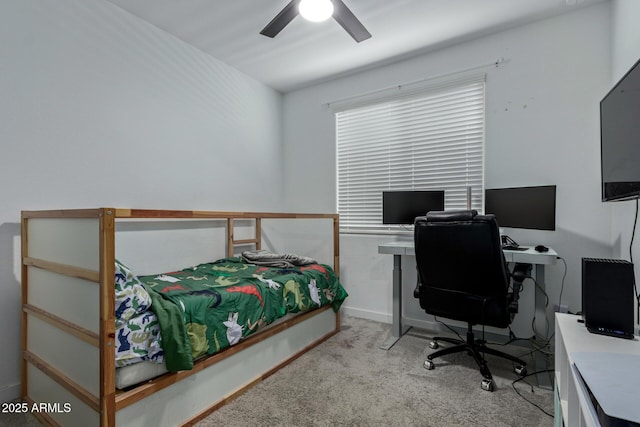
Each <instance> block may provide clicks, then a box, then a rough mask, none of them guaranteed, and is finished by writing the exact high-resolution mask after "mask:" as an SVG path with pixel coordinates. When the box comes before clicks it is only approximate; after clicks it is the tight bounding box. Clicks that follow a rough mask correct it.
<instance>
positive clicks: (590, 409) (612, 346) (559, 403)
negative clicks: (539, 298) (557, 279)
mask: <svg viewBox="0 0 640 427" xmlns="http://www.w3.org/2000/svg"><path fill="white" fill-rule="evenodd" d="M580 319H581V317H580V316H576V315H571V314H564V313H556V333H555V347H556V348H555V425H556V426H558V427H560V426H563V425H564V426H568V427H573V426H587V427H589V426H600V423H599V421H598V417H597V415H596V410H595V408H594V406H593V404H592V403H591V400H590V398H589V394H588V392H587V389H586V387H585V383H584V382H583V380H582V378H581V375H580V373H578V369H577V368H576V365H575V362H576V359H579V361H582V360H585V356H587V357H586V359H591V360H594V359H595V360H602V361H603V363H601V364H600V365H596V366H602V369H603V370H604V369H611V368H612V363H615V361H616V360H619V359H620V355H636V356H638V360H640V341H638V337H637V336H636V337H635V338H634V339H633V340H626V339H621V338H615V337H608V336H603V335H596V334H592V333H590V332H589V331H587V328H586V327H585V326H584V323H581V322H579V320H580ZM613 368H618V367H617V366H613ZM591 369H592V372H593V367H592V368H591ZM636 370H637V369H636ZM605 378H607V380H608V377H605ZM610 380H611V382H612V384H616V386H617V385H620V387H616V388H617V389H618V390H619V391H620V393H621V396H620V398H622V399H624V398H627V396H625V394H624V393H625V390H626V389H628V388H629V387H630V388H635V389H636V390H637V389H638V386H639V384H638V382H637V381H638V376H637V375H636V374H635V372H634V373H633V374H631V375H627V376H625V375H619V373H617V374H615V375H611V377H610ZM636 397H637V395H636ZM638 411H640V409H638ZM638 420H640V412H638ZM633 421H636V419H634V420H633ZM636 422H637V421H636Z"/></svg>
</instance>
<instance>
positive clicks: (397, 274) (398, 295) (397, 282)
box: [380, 255, 405, 350]
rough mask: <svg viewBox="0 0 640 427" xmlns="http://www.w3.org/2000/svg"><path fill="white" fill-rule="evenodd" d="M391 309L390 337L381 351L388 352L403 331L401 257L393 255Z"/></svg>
mask: <svg viewBox="0 0 640 427" xmlns="http://www.w3.org/2000/svg"><path fill="white" fill-rule="evenodd" d="M392 286H393V307H392V316H393V319H392V323H391V336H390V337H389V338H388V339H387V340H386V341H385V342H384V344H382V345H381V346H380V348H381V349H382V350H389V349H390V348H391V347H393V345H394V344H395V343H396V342H397V341H398V340H399V339H400V337H401V336H402V335H403V334H404V332H405V331H403V330H402V255H393V284H392Z"/></svg>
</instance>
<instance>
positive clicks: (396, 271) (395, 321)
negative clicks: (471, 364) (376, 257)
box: [378, 240, 558, 380]
mask: <svg viewBox="0 0 640 427" xmlns="http://www.w3.org/2000/svg"><path fill="white" fill-rule="evenodd" d="M378 253H380V254H390V255H393V307H392V325H391V336H390V337H389V339H387V341H386V342H385V343H384V344H383V345H382V346H381V347H380V348H381V349H383V350H388V349H390V348H391V347H393V345H394V344H395V343H396V342H397V341H398V340H399V339H400V337H402V335H404V333H405V332H406V331H407V330H408V329H409V327H410V326H409V325H405V324H403V323H404V322H403V318H402V255H411V256H415V254H416V251H415V247H414V244H413V240H404V241H398V242H390V243H385V244H382V245H379V246H378ZM557 256H558V254H557V253H556V251H554V250H553V249H551V248H549V251H548V252H537V251H536V250H535V249H534V248H533V247H528V248H527V250H526V251H512V250H505V251H504V257H505V259H506V260H507V262H521V263H527V264H533V265H534V266H535V270H536V274H535V278H536V282H537V283H538V286H536V290H535V330H536V331H544V330H545V329H546V328H547V312H546V308H545V303H546V296H545V289H546V285H545V275H544V268H545V266H546V265H550V264H555V262H556V259H557ZM535 360H536V366H535V371H542V370H545V369H547V366H546V362H545V361H544V358H542V357H536V358H535ZM539 380H540V378H539Z"/></svg>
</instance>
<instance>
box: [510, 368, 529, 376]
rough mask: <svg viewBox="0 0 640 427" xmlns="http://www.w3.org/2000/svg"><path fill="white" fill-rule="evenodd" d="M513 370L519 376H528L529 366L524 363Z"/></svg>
mask: <svg viewBox="0 0 640 427" xmlns="http://www.w3.org/2000/svg"><path fill="white" fill-rule="evenodd" d="M513 371H514V372H515V373H516V374H518V376H521V377H526V376H527V368H526V367H525V366H522V365H518V366H516V367H515V368H514V369H513Z"/></svg>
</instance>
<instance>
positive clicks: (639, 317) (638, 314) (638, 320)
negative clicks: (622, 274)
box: [583, 199, 640, 324]
mask: <svg viewBox="0 0 640 427" xmlns="http://www.w3.org/2000/svg"><path fill="white" fill-rule="evenodd" d="M637 223H638V199H636V215H635V217H634V219H633V230H632V231H631V241H630V242H629V260H630V261H631V263H633V239H634V238H635V236H636V224H637ZM633 291H634V292H635V294H636V307H637V312H636V323H638V324H640V294H639V293H638V286H637V285H636V278H635V274H634V275H633ZM583 308H584V307H583Z"/></svg>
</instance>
